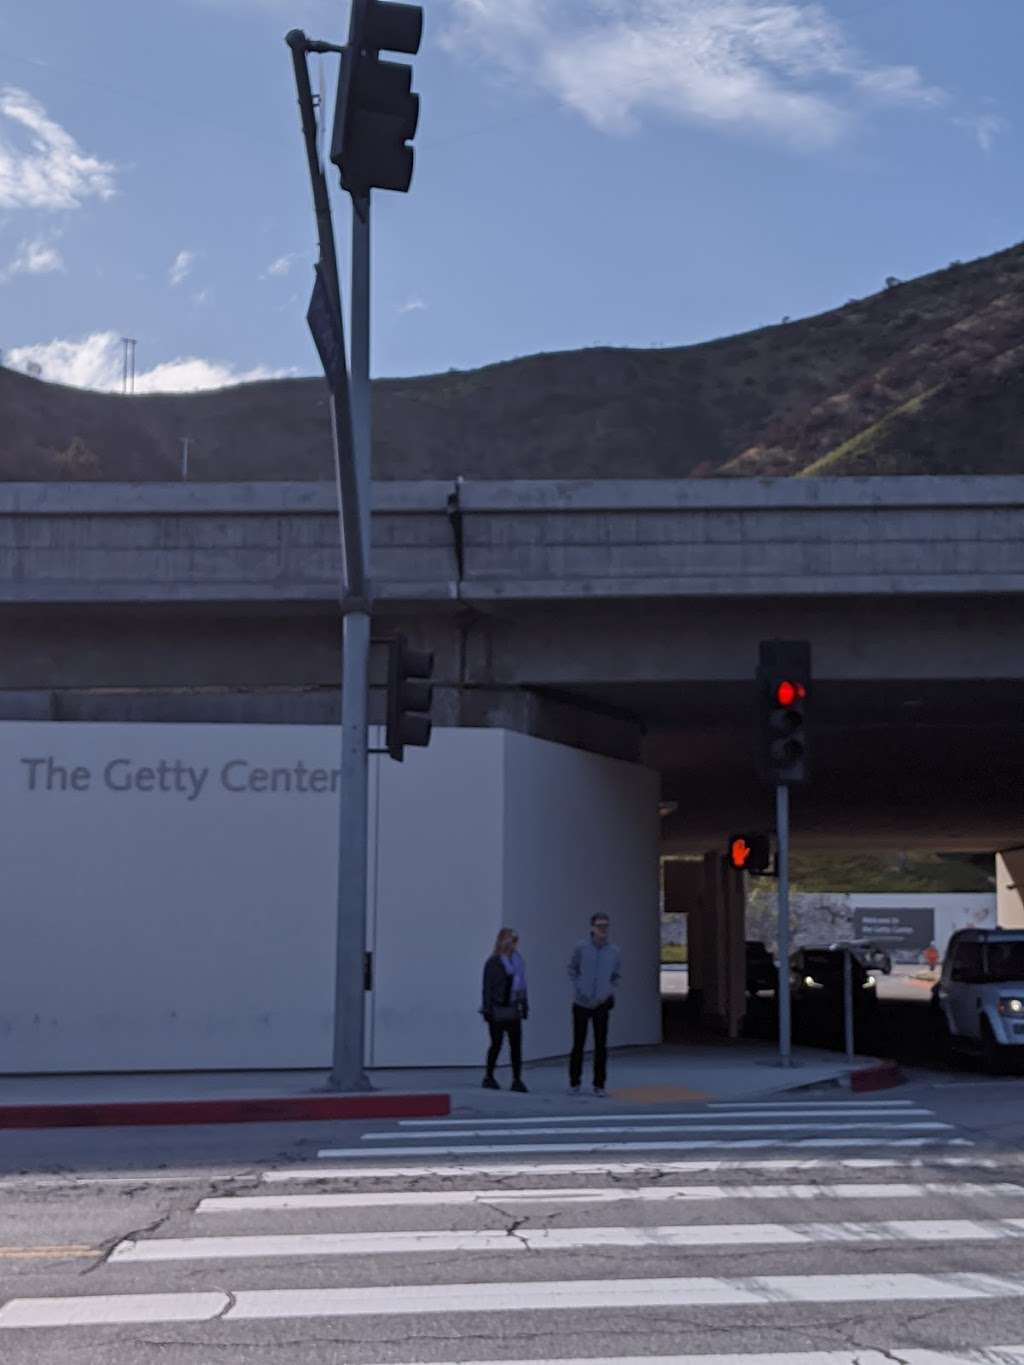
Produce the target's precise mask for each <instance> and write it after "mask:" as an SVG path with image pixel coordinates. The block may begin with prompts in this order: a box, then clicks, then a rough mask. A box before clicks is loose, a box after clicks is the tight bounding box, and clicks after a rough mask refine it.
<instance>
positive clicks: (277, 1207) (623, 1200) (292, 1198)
mask: <svg viewBox="0 0 1024 1365" xmlns="http://www.w3.org/2000/svg"><path fill="white" fill-rule="evenodd" d="M928 1195H943V1196H945V1197H946V1198H951V1199H999V1198H1006V1197H1008V1196H1009V1197H1017V1196H1020V1197H1024V1185H1016V1184H1013V1183H1011V1182H1003V1183H999V1184H992V1185H979V1184H954V1183H952V1182H951V1183H948V1184H939V1183H935V1182H928V1183H922V1184H920V1185H914V1184H909V1183H903V1184H896V1183H891V1184H887V1185H869V1184H866V1183H851V1184H847V1185H842V1184H839V1185H798V1184H791V1185H650V1186H644V1187H642V1188H640V1189H597V1188H594V1187H588V1186H581V1187H579V1188H576V1189H558V1188H555V1189H542V1188H539V1189H508V1188H501V1187H498V1188H496V1189H493V1190H452V1189H440V1190H426V1191H424V1190H400V1191H397V1192H392V1191H376V1192H374V1193H373V1194H268V1195H251V1194H250V1195H230V1196H226V1197H223V1198H216V1197H215V1198H211V1199H203V1200H201V1201H200V1203H199V1206H198V1208H197V1209H196V1212H197V1213H229V1214H230V1213H288V1212H294V1211H295V1210H298V1209H302V1210H306V1209H313V1210H317V1209H323V1210H326V1209H373V1208H378V1209H380V1208H390V1209H398V1208H406V1209H410V1208H420V1209H427V1208H436V1207H438V1206H443V1207H447V1208H456V1207H458V1206H460V1205H462V1206H472V1205H474V1204H492V1203H494V1201H495V1200H500V1201H501V1202H502V1204H504V1205H508V1204H673V1203H686V1204H699V1203H708V1202H717V1201H719V1200H728V1199H793V1200H796V1199H799V1200H821V1199H826V1200H827V1199H853V1200H860V1199H924V1198H926V1197H927V1196H928Z"/></svg>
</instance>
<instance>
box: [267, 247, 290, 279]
mask: <svg viewBox="0 0 1024 1365" xmlns="http://www.w3.org/2000/svg"><path fill="white" fill-rule="evenodd" d="M297 260H298V253H297V252H295V251H292V252H289V254H288V255H287V256H278V258H277V260H276V261H271V262H270V264H269V265H268V266H267V269H266V271H265V273H264V274H263V276H262V277H261V278H262V279H267V277H268V276H274V277H275V278H280V277H282V276H284V275H287V274H288V272H289V271H290V270H291V268H292V262H293V261H297Z"/></svg>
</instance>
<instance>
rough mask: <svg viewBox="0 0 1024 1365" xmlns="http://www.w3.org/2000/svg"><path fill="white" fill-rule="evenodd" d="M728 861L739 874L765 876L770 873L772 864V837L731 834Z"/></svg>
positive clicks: (768, 835)
mask: <svg viewBox="0 0 1024 1365" xmlns="http://www.w3.org/2000/svg"><path fill="white" fill-rule="evenodd" d="M726 860H727V862H728V864H729V866H730V867H732V868H735V870H736V871H737V872H750V873H751V874H752V875H754V876H762V875H764V874H765V873H767V872H769V871H770V869H771V864H772V839H771V835H770V834H731V835H730V836H729V848H728V851H727V854H726Z"/></svg>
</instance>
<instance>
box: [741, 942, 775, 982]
mask: <svg viewBox="0 0 1024 1365" xmlns="http://www.w3.org/2000/svg"><path fill="white" fill-rule="evenodd" d="M778 983H779V969H778V967H776V965H775V959H774V958H773V957H772V955H771V953H770V952H769V951H768V949H767V947H766V945H765V944H763V943H761V942H759V941H758V940H756V939H749V938H748V939H747V994H748V995H757V994H758V993H759V992H760V991H774V990H775V989H776V987H777V986H778Z"/></svg>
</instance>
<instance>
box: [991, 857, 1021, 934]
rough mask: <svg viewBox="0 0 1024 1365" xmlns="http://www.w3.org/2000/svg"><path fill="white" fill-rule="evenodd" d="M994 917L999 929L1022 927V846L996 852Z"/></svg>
mask: <svg viewBox="0 0 1024 1365" xmlns="http://www.w3.org/2000/svg"><path fill="white" fill-rule="evenodd" d="M996 919H997V923H998V925H999V927H1000V929H1024V848H1008V849H1004V850H1003V852H1002V853H997V854H996Z"/></svg>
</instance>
